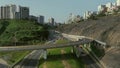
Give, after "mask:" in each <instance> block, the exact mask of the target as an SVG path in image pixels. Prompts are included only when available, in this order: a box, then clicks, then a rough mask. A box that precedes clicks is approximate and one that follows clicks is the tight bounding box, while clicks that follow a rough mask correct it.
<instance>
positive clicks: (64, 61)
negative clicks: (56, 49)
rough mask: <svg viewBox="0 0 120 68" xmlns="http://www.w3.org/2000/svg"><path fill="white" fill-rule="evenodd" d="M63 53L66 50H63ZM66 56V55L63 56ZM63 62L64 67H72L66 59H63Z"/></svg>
mask: <svg viewBox="0 0 120 68" xmlns="http://www.w3.org/2000/svg"><path fill="white" fill-rule="evenodd" d="M61 54H65V51H64V50H61ZM62 58H64V56H62ZM62 63H63V65H64V68H71V66H70V64H69V63H68V62H67V61H66V60H62Z"/></svg>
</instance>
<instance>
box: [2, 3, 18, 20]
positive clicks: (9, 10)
mask: <svg viewBox="0 0 120 68" xmlns="http://www.w3.org/2000/svg"><path fill="white" fill-rule="evenodd" d="M15 12H16V5H6V6H1V7H0V19H14V18H15Z"/></svg>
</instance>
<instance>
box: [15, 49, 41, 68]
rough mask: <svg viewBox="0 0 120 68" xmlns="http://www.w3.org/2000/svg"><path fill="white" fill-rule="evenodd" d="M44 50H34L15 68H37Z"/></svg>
mask: <svg viewBox="0 0 120 68" xmlns="http://www.w3.org/2000/svg"><path fill="white" fill-rule="evenodd" d="M41 54H42V50H34V51H32V53H30V54H29V55H28V56H27V57H25V59H23V60H22V61H21V62H20V63H19V64H17V65H16V66H15V67H14V68H37V66H38V64H39V59H40V56H41Z"/></svg>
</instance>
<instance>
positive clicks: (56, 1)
mask: <svg viewBox="0 0 120 68" xmlns="http://www.w3.org/2000/svg"><path fill="white" fill-rule="evenodd" d="M108 2H116V0H106V1H105V0H102V1H96V0H91V1H90V2H89V3H87V0H84V1H69V0H66V1H64V0H52V1H48V0H36V1H27V0H19V1H18V0H17V1H16V0H1V2H0V6H2V5H6V4H16V5H23V6H27V7H30V15H35V16H39V15H43V16H45V22H48V19H49V18H50V17H53V18H55V21H57V22H64V21H66V19H67V18H68V16H69V14H70V13H73V14H75V15H80V16H83V13H84V12H85V11H87V10H88V11H97V6H98V5H100V4H106V3H108Z"/></svg>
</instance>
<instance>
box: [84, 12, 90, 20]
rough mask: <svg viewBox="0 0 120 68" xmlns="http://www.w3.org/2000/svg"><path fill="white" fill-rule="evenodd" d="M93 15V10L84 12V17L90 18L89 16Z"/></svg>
mask: <svg viewBox="0 0 120 68" xmlns="http://www.w3.org/2000/svg"><path fill="white" fill-rule="evenodd" d="M91 15H92V12H91V11H86V12H85V13H84V16H83V18H84V19H88V18H90V16H91Z"/></svg>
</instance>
